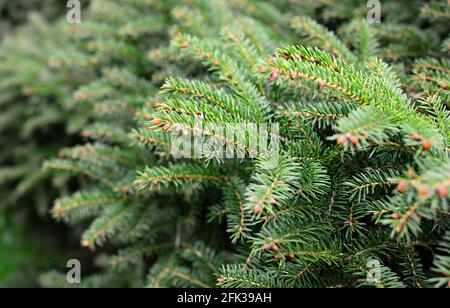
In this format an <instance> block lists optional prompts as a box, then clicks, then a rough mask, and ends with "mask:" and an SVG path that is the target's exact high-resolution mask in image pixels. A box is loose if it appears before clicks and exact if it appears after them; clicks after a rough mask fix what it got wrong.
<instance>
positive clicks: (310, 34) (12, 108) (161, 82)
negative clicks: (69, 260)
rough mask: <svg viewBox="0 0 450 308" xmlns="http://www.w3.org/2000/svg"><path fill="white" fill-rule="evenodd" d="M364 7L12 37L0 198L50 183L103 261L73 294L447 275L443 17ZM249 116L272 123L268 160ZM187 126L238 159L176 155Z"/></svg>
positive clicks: (225, 7)
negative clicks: (375, 12) (375, 17)
mask: <svg viewBox="0 0 450 308" xmlns="http://www.w3.org/2000/svg"><path fill="white" fill-rule="evenodd" d="M366 11H367V8H366V7H365V6H364V5H361V4H360V2H358V1H352V0H349V1H295V0H290V1H253V0H239V1H238V0H236V1H235V0H232V1H223V0H170V1H164V2H162V1H156V0H125V1H120V2H115V1H107V0H96V1H92V3H91V6H90V8H89V10H88V11H86V12H85V14H86V16H87V17H88V18H87V19H86V22H83V23H82V24H81V25H75V26H70V27H69V26H67V25H65V24H63V23H56V24H55V26H54V27H53V28H49V27H48V26H46V25H45V24H42V26H41V27H38V29H37V30H36V29H34V30H33V29H24V30H23V33H19V34H18V35H17V36H14V37H12V38H10V39H6V40H5V42H4V43H3V45H2V47H1V49H0V57H1V58H2V59H4V60H5V61H4V62H2V63H5V64H2V65H1V66H0V88H1V89H5V91H4V94H2V96H0V104H1V106H2V107H3V108H4V110H5V115H6V116H3V113H2V115H1V116H2V117H4V118H5V119H6V121H2V122H1V126H0V134H1V136H2V139H1V140H0V142H1V143H2V147H3V146H7V147H8V149H9V150H8V151H5V153H4V154H3V153H2V156H1V157H0V163H1V165H5V167H4V168H2V169H0V170H1V171H0V183H2V182H5V183H6V181H7V180H8V181H11V182H8V183H11V184H6V186H5V185H2V186H0V195H1V196H3V195H7V192H8V191H11V189H13V187H15V188H14V189H15V191H16V193H14V194H13V195H12V196H13V197H15V199H13V200H20V199H18V198H20V197H22V198H24V197H25V198H30V197H33V196H37V195H38V193H39V191H40V188H41V185H43V186H44V187H47V186H50V185H49V183H50V182H51V184H52V185H51V186H52V189H47V190H45V191H44V194H43V195H44V196H45V197H46V198H50V199H53V198H55V197H56V191H57V190H59V191H60V192H61V193H60V196H59V198H56V201H55V202H54V206H53V208H52V210H51V214H52V215H53V217H54V218H55V219H57V220H61V221H65V222H68V223H70V224H71V225H79V226H81V227H82V228H83V232H82V234H80V237H81V239H80V242H81V245H82V246H84V247H86V248H90V249H92V250H95V251H96V252H99V254H101V256H100V257H99V258H97V263H98V266H97V272H95V273H93V275H92V276H90V277H85V280H84V281H83V286H93V287H98V286H150V287H213V286H220V287H430V286H447V285H448V283H449V280H448V279H449V278H448V277H449V276H448V267H449V260H448V247H447V246H448V232H449V231H448V230H449V229H448V228H449V220H448V218H449V209H448V201H449V198H448V189H449V186H450V182H449V181H450V164H449V153H448V149H449V142H450V139H449V137H450V131H449V125H448V121H449V120H448V119H449V117H448V92H447V91H448V83H449V80H448V75H449V74H448V57H447V55H448V52H447V50H445V48H443V46H444V47H445V44H446V41H445V40H446V39H447V38H446V35H447V34H448V31H447V32H446V31H445V27H446V23H445V21H444V22H443V21H442V19H444V20H445V18H448V17H446V14H445V12H446V8H445V7H443V6H442V5H441V4H439V3H438V2H433V3H431V4H426V5H425V6H424V5H422V2H421V1H396V2H386V3H384V2H383V4H382V16H383V20H382V21H383V22H382V23H381V24H379V25H371V24H367V23H366V21H365V19H364V17H365V14H366ZM394 12H401V14H400V13H394ZM419 12H422V15H421V18H419V20H417V14H419ZM442 12H443V13H442ZM446 20H447V24H448V19H446ZM35 22H37V21H35ZM237 25H239V26H237ZM241 25H242V26H241ZM35 28H37V27H35ZM53 32H54V33H53ZM44 38H45V39H44ZM33 39H34V40H35V44H36V48H35V49H30V48H26V46H24V48H23V52H22V53H14V52H12V51H11V48H12V45H14V44H18V42H19V43H20V42H21V43H22V44H27V43H28V42H30V40H33ZM447 45H448V44H447ZM22 62H23V64H20V65H14V64H13V63H22ZM42 80H44V81H45V82H42ZM18 101H21V102H22V103H26V102H29V104H30V106H31V108H30V109H29V110H24V109H23V108H21V107H20V105H18V104H17V102H18ZM18 118H20V119H22V121H21V123H18V122H17V121H14V120H13V119H18ZM3 123H5V124H3ZM23 123H25V124H24V125H22V124H23ZM211 124H216V125H225V126H226V125H231V126H232V127H233V128H234V133H235V135H229V134H226V132H225V131H224V130H223V129H217V127H215V128H214V127H213V126H211ZM241 124H255V125H260V126H263V125H265V124H271V125H278V127H279V130H278V132H276V133H273V132H272V137H273V138H274V139H273V140H278V141H280V143H279V148H277V152H275V154H279V155H278V156H277V155H275V154H274V153H273V152H265V151H258V148H255V147H252V145H251V144H249V143H248V142H249V141H250V140H252V138H253V137H256V136H255V135H253V134H252V133H248V131H245V130H244V129H243V128H242V127H243V126H240V125H241ZM51 125H59V126H56V127H57V128H55V129H53V130H52V135H51V137H48V136H49V135H44V136H43V137H42V135H39V134H38V132H39V133H40V131H41V130H44V131H45V129H48V128H49V127H52V126H51ZM198 125H200V127H201V128H202V129H203V133H204V134H205V135H207V136H208V138H209V139H210V140H213V141H216V142H217V141H220V142H223V143H225V144H227V147H228V146H233V148H234V149H235V150H236V153H238V154H239V155H241V156H240V158H239V159H225V158H224V157H217V155H215V152H214V151H206V152H205V153H203V155H200V156H196V157H193V158H186V157H184V158H180V157H178V154H180V153H179V152H177V151H175V152H174V149H173V148H172V145H173V144H172V143H171V142H172V141H173V140H171V139H170V137H171V136H173V134H174V133H176V134H178V135H180V134H186V135H188V134H191V133H194V135H195V134H196V133H198V130H199V126H198ZM53 134H54V135H53ZM39 136H41V137H40V138H39ZM76 136H80V139H78V138H76ZM236 136H238V137H239V138H235V137H236ZM68 138H69V139H68ZM257 138H258V141H261V139H263V137H261V136H259V137H257ZM19 141H20V142H19ZM47 141H52V142H55V144H51V145H48V144H47V143H46V142H47ZM74 143H77V144H78V145H76V146H73V147H69V148H65V146H67V145H73V144H74ZM177 150H180V149H177ZM183 151H188V150H187V149H182V150H181V152H183ZM188 152H189V151H188ZM16 153H22V155H23V156H24V157H26V158H27V159H26V161H27V164H22V163H19V160H16V158H17V157H19V158H21V157H20V156H17V154H16ZM183 154H192V153H186V152H184V153H183ZM57 155H58V156H59V157H56V156H57ZM44 160H45V163H43V168H42V169H40V168H39V167H40V165H41V163H42V162H43V161H44ZM20 161H23V160H22V159H21V160H20ZM35 170H39V171H35ZM3 179H4V180H3ZM2 193H3V194H2ZM3 199H4V198H3ZM17 204H19V203H17ZM43 204H44V205H43V207H44V208H45V207H46V206H47V205H48V201H45V202H43ZM114 249H117V250H118V252H117V253H116V254H114V253H111V251H114ZM370 264H378V271H377V275H375V276H373V272H371V267H370V266H369V265H370ZM147 273H148V276H147V278H146V279H145V280H143V279H142V277H143V276H144V275H143V274H147ZM63 278H64V276H63V275H62V274H61V273H56V272H52V273H48V274H46V275H44V276H43V277H42V279H41V282H42V283H43V285H45V286H52V285H56V286H64V285H65V284H64V281H63ZM66 286H67V285H66Z"/></svg>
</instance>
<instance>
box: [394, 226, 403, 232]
mask: <svg viewBox="0 0 450 308" xmlns="http://www.w3.org/2000/svg"><path fill="white" fill-rule="evenodd" d="M402 230H403V225H402V224H398V225H397V226H396V227H395V232H397V233H400V232H402Z"/></svg>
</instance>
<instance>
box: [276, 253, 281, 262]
mask: <svg viewBox="0 0 450 308" xmlns="http://www.w3.org/2000/svg"><path fill="white" fill-rule="evenodd" d="M275 260H277V261H279V260H281V255H280V254H279V253H277V254H276V255H275Z"/></svg>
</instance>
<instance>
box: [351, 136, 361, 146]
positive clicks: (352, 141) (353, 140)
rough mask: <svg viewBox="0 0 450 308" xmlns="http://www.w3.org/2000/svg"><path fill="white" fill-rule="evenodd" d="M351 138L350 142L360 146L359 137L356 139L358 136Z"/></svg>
mask: <svg viewBox="0 0 450 308" xmlns="http://www.w3.org/2000/svg"><path fill="white" fill-rule="evenodd" d="M349 138H350V142H351V143H352V144H358V143H359V139H358V137H356V136H354V135H351V136H350V137H349Z"/></svg>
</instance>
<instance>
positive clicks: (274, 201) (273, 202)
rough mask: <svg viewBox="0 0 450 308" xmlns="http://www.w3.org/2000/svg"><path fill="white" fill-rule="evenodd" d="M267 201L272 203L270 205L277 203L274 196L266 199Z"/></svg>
mask: <svg viewBox="0 0 450 308" xmlns="http://www.w3.org/2000/svg"><path fill="white" fill-rule="evenodd" d="M267 202H269V204H272V205H275V204H277V200H275V199H274V198H269V199H268V200H267Z"/></svg>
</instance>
